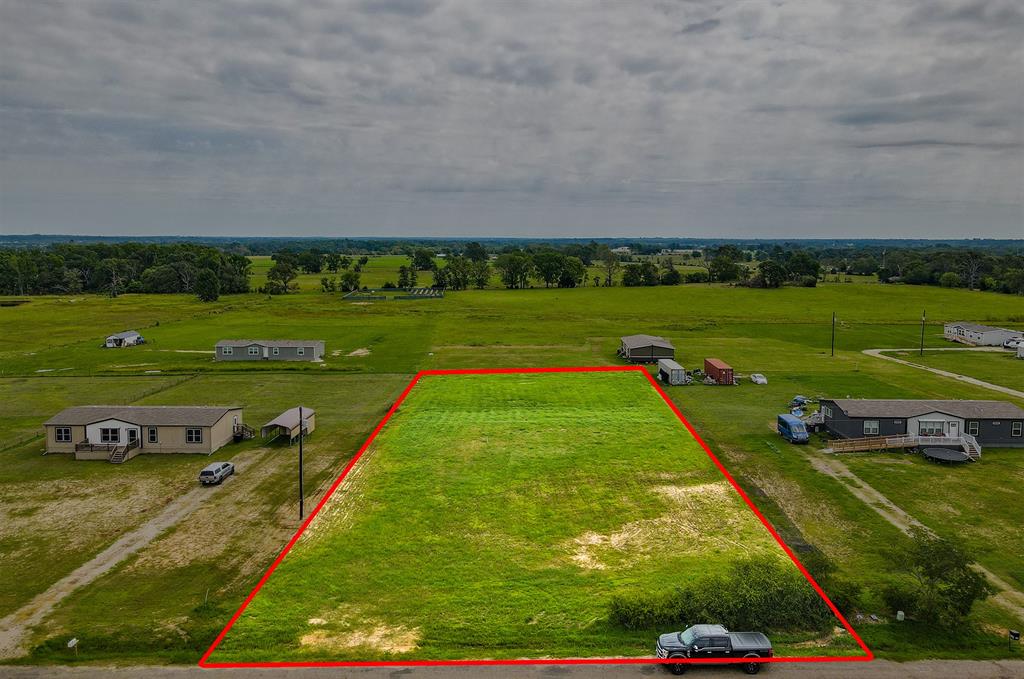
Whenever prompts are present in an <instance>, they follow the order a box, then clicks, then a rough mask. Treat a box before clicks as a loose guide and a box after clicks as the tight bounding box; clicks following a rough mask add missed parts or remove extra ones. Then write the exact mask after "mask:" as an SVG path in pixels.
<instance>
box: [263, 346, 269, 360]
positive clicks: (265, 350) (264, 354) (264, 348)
mask: <svg viewBox="0 0 1024 679" xmlns="http://www.w3.org/2000/svg"><path fill="white" fill-rule="evenodd" d="M268 351H270V349H269V347H263V358H264V359H266V358H267V356H268V354H267V352H268Z"/></svg>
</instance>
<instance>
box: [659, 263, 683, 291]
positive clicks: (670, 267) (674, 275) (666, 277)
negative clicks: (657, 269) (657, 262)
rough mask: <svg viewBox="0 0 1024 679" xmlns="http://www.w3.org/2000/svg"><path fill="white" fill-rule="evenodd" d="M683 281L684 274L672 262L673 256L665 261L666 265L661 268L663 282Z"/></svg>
mask: <svg viewBox="0 0 1024 679" xmlns="http://www.w3.org/2000/svg"><path fill="white" fill-rule="evenodd" d="M682 282H683V275H682V274H681V273H679V269H677V268H676V267H675V265H674V264H672V260H671V258H670V259H668V260H667V261H666V262H665V265H664V266H663V267H662V268H661V284H662V285H679V284H680V283H682Z"/></svg>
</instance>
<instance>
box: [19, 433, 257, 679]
mask: <svg viewBox="0 0 1024 679" xmlns="http://www.w3.org/2000/svg"><path fill="white" fill-rule="evenodd" d="M254 452H255V454H253V455H251V456H245V457H243V456H239V457H238V458H237V459H236V460H235V468H236V470H237V471H238V472H239V473H243V472H244V471H245V470H246V469H247V468H248V467H249V466H251V465H253V464H255V463H256V462H258V461H259V460H260V459H262V457H263V455H264V454H266V451H265V450H262V451H259V452H256V451H254ZM234 483H236V479H235V477H234V476H230V477H228V479H227V480H226V481H225V482H224V485H225V486H230V485H231V484H234ZM220 490H221V487H220V486H217V487H214V488H203V487H196V488H193V489H192V490H190V491H188V492H187V493H185V494H184V495H182V496H180V497H178V498H177V499H175V500H172V501H171V502H170V503H169V504H168V505H167V506H165V507H164V508H163V509H162V510H161V511H160V513H159V514H157V515H156V516H154V517H153V518H152V519H150V520H149V521H147V522H146V523H144V524H142V525H141V526H139V527H138V528H136V529H135V530H132V531H130V532H128V533H125V534H124V535H122V536H121V537H120V538H119V539H118V540H117V541H116V542H114V543H113V544H112V545H110V546H109V547H107V548H106V549H104V550H103V551H102V552H100V553H99V554H97V555H96V556H95V557H93V558H92V559H90V560H89V561H87V562H86V563H84V564H82V565H81V566H79V567H78V568H76V569H75V570H74V571H72V572H71V573H70V574H68V575H67V576H65V577H64V578H62V579H61V580H58V581H57V582H55V583H54V584H53V585H51V586H50V588H49V589H47V590H46V591H45V592H43V593H41V594H39V595H37V596H36V597H35V598H34V599H32V601H30V602H28V603H27V604H25V605H24V606H22V607H21V608H20V609H18V610H17V611H15V612H14V613H11V614H10V615H8V616H7V617H5V618H3V619H0V659H2V658H16V657H19V656H21V655H24V654H25V652H26V649H25V648H24V647H23V644H24V642H25V640H26V637H27V636H28V632H29V630H30V629H31V628H32V627H34V626H35V625H38V624H39V623H41V622H42V621H43V619H44V618H45V617H46V616H47V615H48V614H49V613H50V611H52V610H53V609H54V608H55V607H56V606H57V605H58V604H59V603H60V602H61V601H62V600H63V599H64V598H65V597H67V596H68V595H69V594H71V593H72V592H74V591H75V590H76V589H78V588H79V587H83V586H85V585H88V584H89V583H91V582H93V581H94V580H96V579H97V578H99V577H100V576H101V575H103V574H104V573H107V572H108V571H110V570H111V569H112V568H114V567H115V566H116V565H117V564H119V563H121V562H122V561H123V560H125V559H126V558H128V557H129V556H131V555H132V554H135V553H136V552H138V551H139V550H140V549H142V548H143V547H145V546H146V545H148V544H149V543H150V542H152V541H153V540H154V539H156V537H157V536H159V535H160V534H161V533H163V532H164V531H165V530H167V529H168V528H171V527H172V526H174V525H176V524H177V523H178V522H180V521H181V520H182V519H184V518H185V517H187V516H188V515H189V514H191V513H192V512H194V511H195V510H196V509H198V508H199V506H200V505H201V504H202V503H203V502H204V501H206V500H207V499H208V498H210V497H211V496H212V495H213V494H215V493H218V492H220ZM4 671H5V670H3V669H0V677H5V676H7V675H6V674H4Z"/></svg>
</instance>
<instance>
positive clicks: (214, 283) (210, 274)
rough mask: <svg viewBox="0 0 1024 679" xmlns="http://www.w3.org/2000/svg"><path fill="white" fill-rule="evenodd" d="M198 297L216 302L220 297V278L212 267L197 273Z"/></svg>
mask: <svg viewBox="0 0 1024 679" xmlns="http://www.w3.org/2000/svg"><path fill="white" fill-rule="evenodd" d="M195 291H196V297H198V298H199V301H200V302H216V301H217V300H218V299H219V298H220V278H219V277H218V276H217V273H216V272H215V271H213V270H212V269H200V270H199V273H198V274H197V275H196V285H195Z"/></svg>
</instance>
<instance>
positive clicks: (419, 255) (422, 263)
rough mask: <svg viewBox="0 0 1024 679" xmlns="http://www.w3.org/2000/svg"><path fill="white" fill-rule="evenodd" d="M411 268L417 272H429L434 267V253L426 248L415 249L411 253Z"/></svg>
mask: <svg viewBox="0 0 1024 679" xmlns="http://www.w3.org/2000/svg"><path fill="white" fill-rule="evenodd" d="M412 266H413V268H414V269H416V270H417V271H431V270H432V269H434V268H435V267H436V264H434V253H433V252H431V251H430V250H427V249H426V248H417V249H416V250H415V251H414V252H413V253H412Z"/></svg>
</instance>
